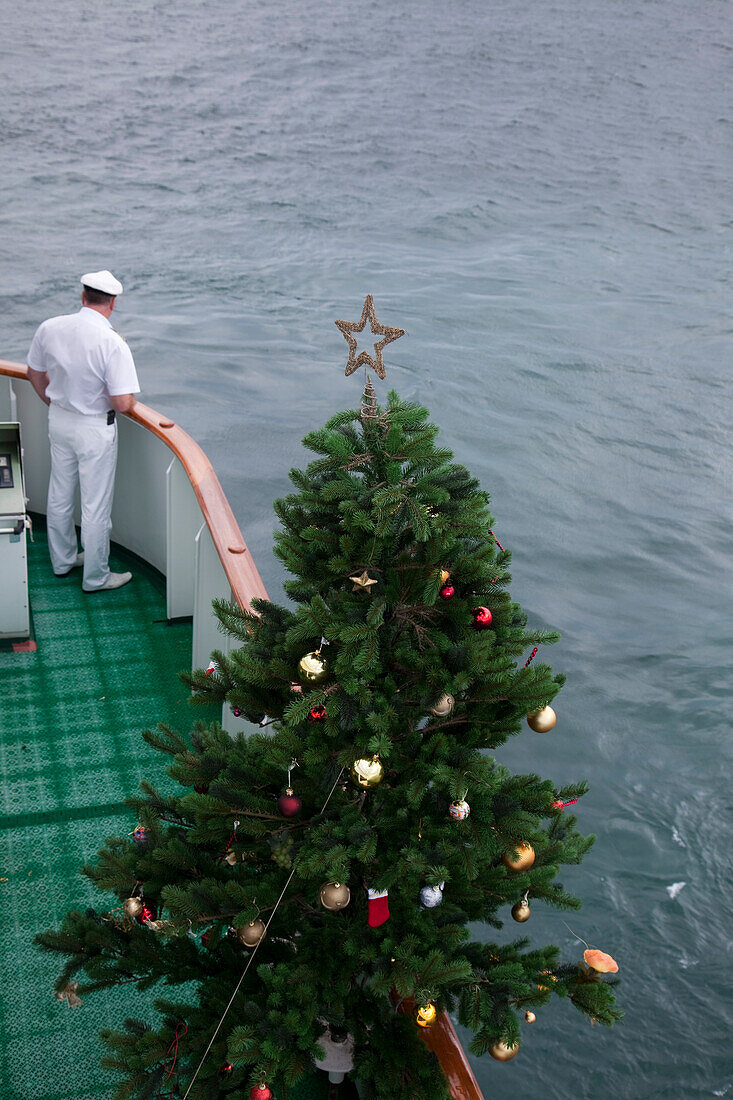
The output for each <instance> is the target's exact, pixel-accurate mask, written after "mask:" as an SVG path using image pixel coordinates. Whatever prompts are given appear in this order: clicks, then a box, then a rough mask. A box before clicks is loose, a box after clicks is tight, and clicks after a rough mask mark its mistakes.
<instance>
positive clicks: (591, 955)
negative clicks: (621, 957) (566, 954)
mask: <svg viewBox="0 0 733 1100" xmlns="http://www.w3.org/2000/svg"><path fill="white" fill-rule="evenodd" d="M583 958H584V959H585V961H586V963H587V965H588V966H589V967H590V968H591V969H592V970H597V971H598V973H599V974H618V963H617V962H616V960H615V959H612V958H611V956H610V955H607V954H606V952H605V951H598V950H596V948H592V949H589V950H588V951H584V952H583Z"/></svg>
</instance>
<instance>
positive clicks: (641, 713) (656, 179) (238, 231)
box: [0, 0, 733, 1100]
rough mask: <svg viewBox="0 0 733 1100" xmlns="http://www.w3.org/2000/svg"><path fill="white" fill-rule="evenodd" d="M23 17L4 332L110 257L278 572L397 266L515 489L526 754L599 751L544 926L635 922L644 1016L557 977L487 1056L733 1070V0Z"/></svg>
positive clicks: (142, 370)
mask: <svg viewBox="0 0 733 1100" xmlns="http://www.w3.org/2000/svg"><path fill="white" fill-rule="evenodd" d="M0 21H1V22H2V26H3V33H2V36H1V37H0V56H1V58H2V72H3V92H2V97H0V151H1V156H2V159H1V162H0V163H1V167H2V170H1V171H0V200H1V201H0V276H1V278H0V283H1V286H0V309H1V315H2V326H1V329H0V331H1V333H2V336H1V340H0V356H3V357H5V358H19V359H22V358H24V356H25V353H26V351H27V348H28V345H29V343H30V339H31V336H32V334H33V331H34V329H35V326H36V324H37V323H38V322H39V321H40V320H41V319H43V318H44V317H46V316H49V315H51V314H54V313H59V312H69V311H71V310H72V309H74V308H76V301H77V294H78V290H79V286H78V279H79V275H80V274H81V273H82V272H83V271H88V270H93V269H96V268H99V267H109V268H110V269H111V270H112V271H114V272H115V274H117V275H118V276H119V277H120V278H121V279H122V281H123V282H124V284H125V293H124V296H123V297H122V298H121V299H120V300H119V306H118V311H117V313H116V315H115V321H116V325H117V327H118V329H119V330H120V331H121V332H122V333H123V334H124V335H125V336H126V337H127V339H128V341H129V343H130V346H131V348H132V350H133V352H134V355H135V359H136V361H137V364H138V368H139V374H140V378H141V383H142V387H143V399H144V400H145V401H146V402H147V403H149V404H151V405H153V406H154V407H156V408H159V409H161V410H164V411H166V412H167V413H169V414H170V415H172V416H174V417H175V418H176V420H178V421H179V422H180V423H181V424H182V425H183V426H184V427H186V428H187V429H188V430H189V431H191V432H192V434H193V435H194V436H195V437H196V438H197V439H198V440H199V441H200V442H201V443H202V445H203V446H204V448H205V449H206V450H207V452H208V453H209V455H210V457H211V458H212V460H213V462H214V465H215V467H216V468H217V470H218V472H219V475H220V478H221V481H222V483H223V485H224V487H225V490H226V491H227V493H228V495H229V498H230V500H231V502H232V505H233V507H234V510H235V513H236V515H237V517H238V519H239V521H240V524H241V526H242V529H243V532H244V534H245V538H246V539H247V541H248V544H249V546H250V548H251V549H252V552H253V553H254V555H255V557H256V560H257V562H258V565H259V568H260V570H261V572H262V575H263V577H264V579H265V582H266V584H267V586H268V589H269V591H270V593H271V595H272V596H273V597H274V598H277V595H278V593H279V590H280V585H281V582H282V579H283V578H282V575H281V571H280V567H279V564H278V563H277V562H276V561H275V559H274V558H273V556H272V552H271V545H272V532H273V528H274V516H273V512H272V507H271V503H272V500H273V498H274V497H276V496H278V495H281V494H282V493H284V492H286V491H287V488H288V482H287V471H288V469H289V467H290V466H291V465H295V464H302V463H303V462H304V461H305V459H306V456H305V454H304V452H303V450H302V448H301V446H300V439H301V438H302V436H303V434H304V433H305V432H306V431H307V430H308V429H310V428H311V427H312V426H314V425H316V424H318V423H321V422H322V421H323V420H324V419H325V418H326V417H327V416H328V415H329V414H330V413H332V412H333V411H335V410H336V409H338V408H341V407H345V406H353V404H354V403H355V402H357V401H358V398H359V395H360V381H359V376H358V375H356V376H353V377H352V378H350V379H346V378H344V371H343V368H344V364H345V358H346V351H347V349H346V345H345V343H344V341H343V338H342V337H341V335H340V334H339V332H338V330H337V329H336V328H335V327H334V325H333V321H334V320H335V319H336V318H340V317H344V318H347V319H349V320H352V319H353V320H356V319H358V317H359V315H360V312H361V306H362V302H363V300H364V296H365V294H367V293H372V294H373V295H374V298H375V303H376V308H377V313H378V315H379V317H380V319H381V320H383V321H385V322H386V323H387V324H393V325H398V326H401V327H403V328H404V329H405V330H406V335H405V337H404V338H402V339H401V340H400V341H399V342H398V343H395V344H392V345H390V347H389V348H387V350H386V353H385V359H386V362H387V365H388V378H387V385H391V386H394V387H396V388H397V389H398V390H399V391H400V392H401V393H402V394H403V396H405V397H409V398H414V399H417V400H420V401H423V402H425V403H426V404H427V405H428V406H429V408H430V409H431V412H432V414H433V418H434V419H435V420H436V421H437V422H438V423H439V424H440V425H441V428H442V437H441V438H442V441H443V442H444V443H446V444H448V445H450V446H451V447H452V448H453V449H454V451H455V454H456V455H457V457H458V458H459V459H460V460H461V461H463V462H465V463H466V464H467V465H468V466H469V467H470V469H471V470H472V471H473V472H474V473H475V474H476V475H477V476H478V477H479V478H480V479H481V481H482V483H483V485H484V487H485V488H487V489H488V490H489V491H490V492H491V494H492V499H493V509H494V513H495V515H496V517H497V524H496V532H497V535H498V537H499V539H500V540H501V541H502V543H503V544H504V545H505V546H508V547H510V548H511V549H512V551H513V554H514V568H513V572H514V584H513V589H512V591H513V594H514V596H515V598H517V599H519V600H520V601H521V602H522V603H523V605H524V606H525V607H526V608H527V609H528V610H529V611H530V612H531V615H532V619H533V621H535V622H540V623H547V624H552V625H553V626H555V627H557V628H558V629H560V630H561V631H562V634H563V638H562V641H561V643H560V644H559V645H558V646H556V647H554V650H552V651H551V652H550V653H548V657H549V658H550V659H551V661H552V663H553V665H554V667H556V668H557V669H561V670H563V671H565V672H566V673H567V674H568V683H567V685H566V687H565V689H564V691H563V693H562V695H561V696H560V698H559V699H558V701H557V706H556V709H557V711H558V723H557V726H556V727H555V729H554V730H553V732H552V733H551V734H548V735H545V736H538V735H535V734H532V733H530V732H529V731H528V732H527V733H526V734H525V735H523V736H522V737H520V738H518V739H516V740H515V741H514V742H513V743H512V744H511V745H510V746H507V747H506V748H503V749H502V750H501V751H500V753H499V757H500V759H501V760H503V761H504V762H506V763H507V764H509V765H510V766H512V767H514V768H516V769H521V770H532V771H538V772H539V773H540V774H542V775H545V776H550V777H552V778H554V779H555V780H556V781H557V782H558V783H562V782H564V781H567V780H569V779H571V778H575V777H579V776H585V777H587V778H588V779H589V780H590V783H591V787H592V789H591V793H590V794H589V796H588V797H587V798H585V799H584V800H583V803H582V806H581V808H580V812H579V817H580V821H581V826H582V828H583V829H584V830H585V831H592V832H595V833H597V835H598V841H597V844H596V845H595V847H594V849H593V850H592V852H591V854H590V855H589V856H588V857H587V858H586V860H585V862H584V864H583V865H582V867H580V868H569V869H567V871H566V872H564V873H563V876H562V878H563V881H564V882H565V884H566V885H568V886H569V887H571V888H572V889H574V891H575V892H577V893H578V894H579V895H580V896H581V897H582V898H583V899H584V903H585V904H584V908H583V910H582V911H581V912H579V913H573V914H572V915H571V916H570V917H566V919H567V920H568V923H569V924H570V925H571V926H572V929H573V932H570V931H569V930H568V928H567V927H566V926H565V925H564V924H563V915H559V914H556V913H554V912H548V911H546V910H543V908H542V906H541V905H539V904H537V905H536V906H534V907H533V912H532V919H531V921H530V924H529V925H527V926H526V929H524V930H525V931H527V932H528V933H531V935H532V937H533V939H536V940H537V941H538V942H545V941H547V940H550V941H554V942H556V943H558V944H560V945H561V947H562V951H563V957H564V958H565V959H573V958H576V957H580V954H581V953H582V950H583V945H582V944H581V943H579V941H578V939H577V938H576V937H578V936H581V937H583V939H584V940H587V941H588V942H589V943H591V944H593V945H596V946H599V947H601V948H603V949H604V950H606V951H609V952H610V953H611V954H613V955H614V956H615V958H616V959H617V960H618V961H619V963H620V966H621V977H622V978H623V985H622V987H621V989H620V996H621V1001H622V1005H623V1008H624V1009H625V1011H626V1017H625V1021H624V1023H623V1024H622V1025H621V1026H619V1027H616V1028H614V1029H612V1030H608V1029H604V1028H599V1027H596V1028H593V1029H591V1027H590V1026H589V1025H588V1023H587V1022H586V1021H585V1020H584V1019H583V1018H581V1017H580V1016H579V1015H578V1014H577V1013H575V1012H574V1011H573V1010H572V1009H571V1008H570V1006H568V1005H565V1004H563V1003H560V1004H558V1005H557V1006H555V1007H554V1008H553V1009H544V1010H542V1011H540V1012H539V1013H538V1019H537V1022H536V1023H535V1024H534V1025H533V1026H532V1027H528V1028H526V1030H525V1042H524V1044H523V1046H522V1049H521V1052H520V1055H519V1056H518V1057H517V1058H516V1059H515V1060H514V1061H512V1062H511V1063H510V1064H507V1065H499V1064H496V1063H494V1062H492V1061H491V1060H490V1059H489V1058H484V1059H480V1060H477V1059H474V1060H473V1064H474V1067H475V1072H476V1075H477V1077H478V1080H479V1082H480V1083H481V1086H482V1088H483V1089H484V1091H485V1094H486V1096H487V1097H489V1096H490V1097H492V1098H493V1100H511V1098H514V1097H523V1098H525V1100H560V1098H566V1097H568V1096H576V1097H590V1098H593V1100H595V1098H605V1097H614V1098H615V1097H621V1098H627V1097H628V1098H639V1100H641V1098H642V1097H643V1098H648V1097H654V1098H659V1100H676V1098H679V1097H683V1096H684V1097H708V1096H726V1095H731V1096H733V1064H732V1062H731V1041H730V1034H731V1023H732V1022H733V1020H732V1017H733V1011H732V1009H731V1000H730V980H729V975H730V965H731V959H730V953H731V927H732V924H731V919H730V918H731V908H732V906H731V897H732V893H733V887H732V879H731V854H730V851H731V845H730V818H729V817H727V816H726V815H727V813H728V812H729V810H730V802H731V799H730V765H731V751H730V736H729V728H730V724H731V716H730V710H731V708H730V699H731V695H733V675H732V674H731V667H730V652H731V645H730V643H731V634H732V633H733V628H732V627H731V571H730V560H731V558H730V545H731V519H732V518H733V517H732V516H731V473H730V471H731V452H730V444H729V439H728V431H727V429H728V428H729V425H730V422H731V399H730V386H729V371H730V367H729V362H730V348H731V332H732V325H731V293H730V291H731V287H730V274H729V273H730V265H731V251H732V249H731V229H732V228H733V215H732V213H731V188H730V183H729V179H730V175H731V169H732V168H733V155H732V152H731V150H732V148H733V146H732V142H733V89H732V88H731V71H732V68H731V67H732V65H733V5H732V4H731V2H730V0H603V2H601V0H585V2H584V3H579V2H578V0H547V2H545V3H538V2H537V0H527V2H525V3H518V2H516V0H503V2H500V0H497V2H495V3H487V2H480V0H456V2H455V3H453V4H450V5H447V4H441V3H438V2H437V0H422V2H419V3H418V2H417V0H392V2H390V3H386V2H383V0H366V2H364V3H360V4H356V3H351V2H348V0H347V2H343V0H342V2H341V3H336V2H335V0H319V2H318V3H316V2H315V0H298V2H297V3H296V2H295V0H281V2H279V3H278V2H277V0H275V2H270V3H265V2H264V0H248V2H246V3H245V2H244V0H232V2H230V3H228V4H221V3H217V2H215V0H158V2H153V0H128V2H127V3H125V4H123V5H107V4H102V3H101V2H100V0H64V3H61V4H59V3H54V4H52V3H50V2H49V0H26V2H25V3H24V4H22V5H13V4H10V3H8V2H7V0H6V2H3V3H1V4H0ZM385 389H386V386H385V385H382V387H381V388H380V392H384V390H385ZM726 715H727V717H726ZM509 923H510V924H511V921H510V922H509ZM515 931H516V930H515V928H514V926H513V925H512V927H510V928H507V929H506V935H507V936H509V935H513V934H514V932H515Z"/></svg>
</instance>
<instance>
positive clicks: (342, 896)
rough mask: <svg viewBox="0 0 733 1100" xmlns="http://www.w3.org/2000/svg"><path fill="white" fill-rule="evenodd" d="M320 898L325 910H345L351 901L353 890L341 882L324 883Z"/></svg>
mask: <svg viewBox="0 0 733 1100" xmlns="http://www.w3.org/2000/svg"><path fill="white" fill-rule="evenodd" d="M319 897H320V899H321V905H322V906H323V908H324V909H331V910H335V909H345V908H346V906H347V905H348V904H349V902H350V901H351V890H349V888H348V886H344V885H343V883H341V882H324V884H323V886H322V887H321V891H320V895H319Z"/></svg>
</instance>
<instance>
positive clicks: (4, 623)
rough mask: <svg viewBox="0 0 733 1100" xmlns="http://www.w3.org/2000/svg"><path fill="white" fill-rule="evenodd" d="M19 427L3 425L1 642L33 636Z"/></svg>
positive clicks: (0, 464) (0, 447)
mask: <svg viewBox="0 0 733 1100" xmlns="http://www.w3.org/2000/svg"><path fill="white" fill-rule="evenodd" d="M26 537H27V533H26V500H25V485H24V483H23V449H22V447H21V443H20V424H16V423H0V639H2V638H27V637H28V635H29V634H30V601H29V598H28V561H27V548H26Z"/></svg>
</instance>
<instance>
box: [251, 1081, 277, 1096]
mask: <svg viewBox="0 0 733 1100" xmlns="http://www.w3.org/2000/svg"><path fill="white" fill-rule="evenodd" d="M274 1096H275V1094H274V1092H273V1091H272V1089H268V1087H267V1085H266V1084H264V1082H263V1084H261V1085H255V1087H254V1088H253V1089H251V1090H250V1094H249V1100H274Z"/></svg>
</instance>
